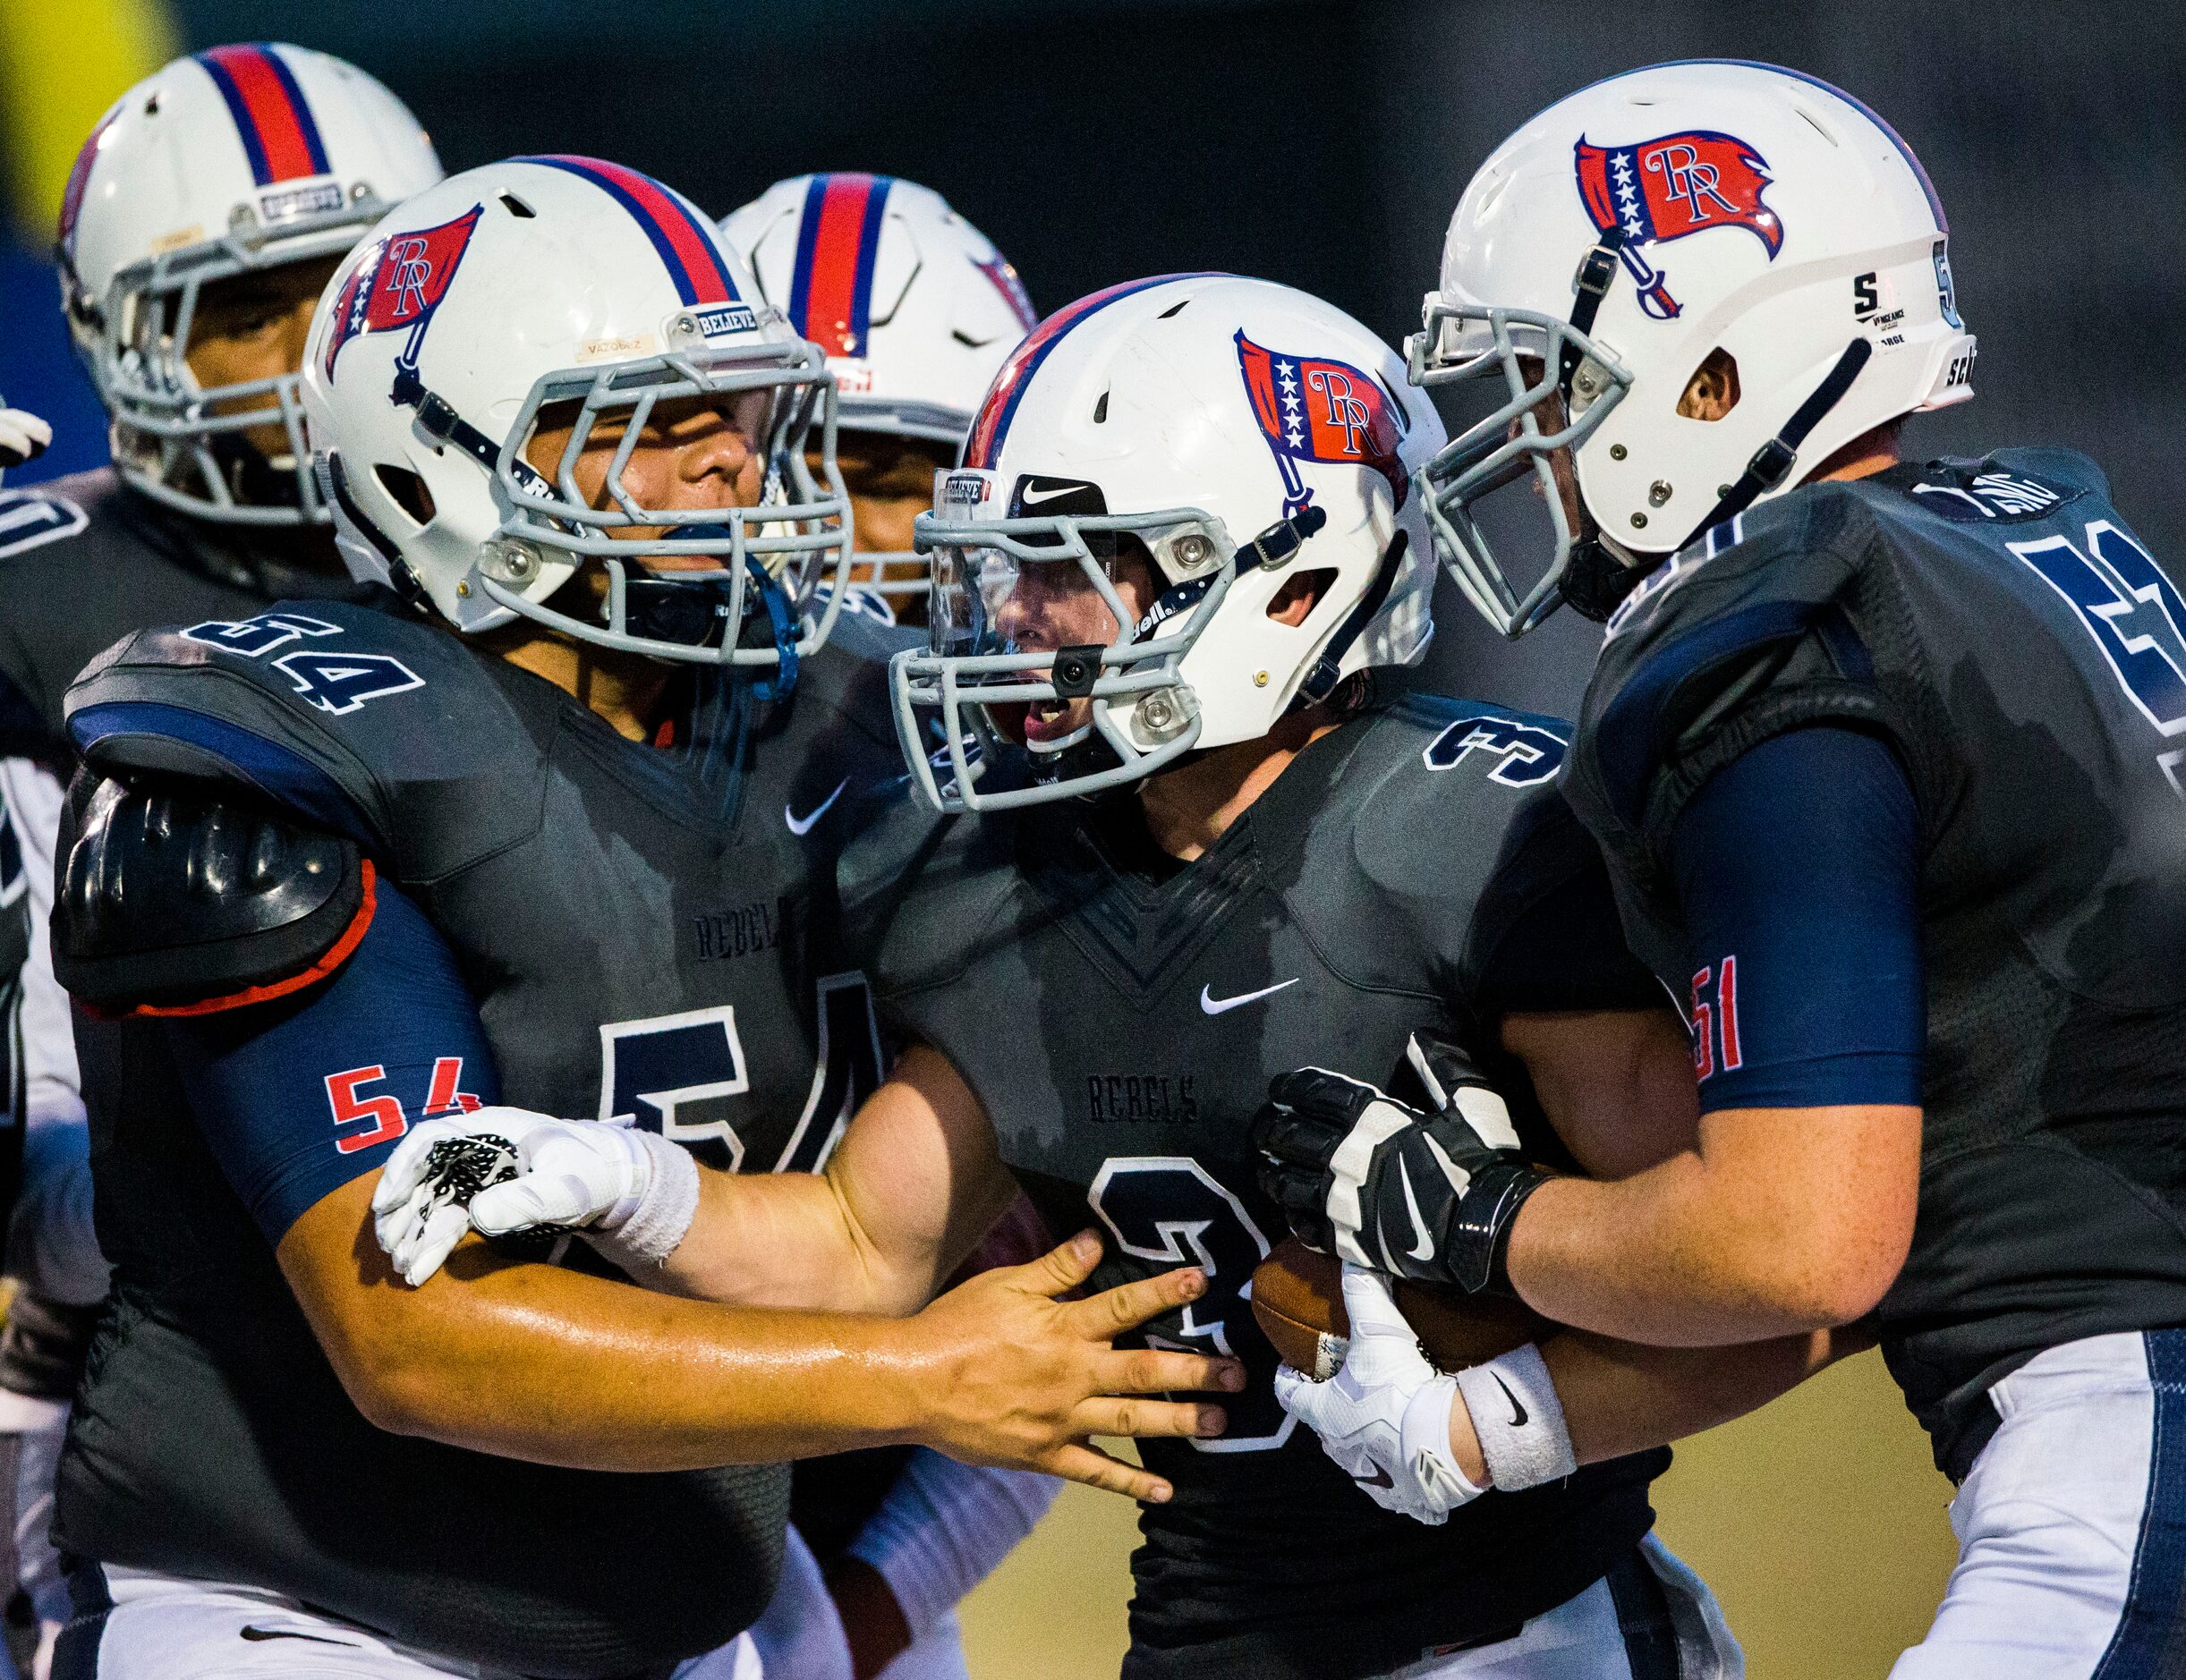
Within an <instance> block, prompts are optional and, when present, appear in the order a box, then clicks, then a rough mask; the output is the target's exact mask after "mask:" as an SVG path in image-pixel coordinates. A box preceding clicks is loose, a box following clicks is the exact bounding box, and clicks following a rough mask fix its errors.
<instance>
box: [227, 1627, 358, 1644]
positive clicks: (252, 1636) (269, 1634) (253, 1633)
mask: <svg viewBox="0 0 2186 1680" xmlns="http://www.w3.org/2000/svg"><path fill="white" fill-rule="evenodd" d="M242 1636H243V1638H245V1639H247V1640H251V1641H253V1642H255V1641H258V1640H261V1639H301V1640H304V1641H306V1642H309V1643H310V1644H313V1645H339V1646H341V1647H342V1649H343V1650H362V1649H363V1647H362V1646H361V1645H359V1644H357V1643H356V1642H355V1641H353V1640H347V1639H328V1638H327V1637H326V1635H324V1634H323V1633H288V1632H286V1631H285V1630H284V1629H281V1628H277V1627H251V1626H248V1625H246V1626H245V1627H244V1628H243V1630H242Z"/></svg>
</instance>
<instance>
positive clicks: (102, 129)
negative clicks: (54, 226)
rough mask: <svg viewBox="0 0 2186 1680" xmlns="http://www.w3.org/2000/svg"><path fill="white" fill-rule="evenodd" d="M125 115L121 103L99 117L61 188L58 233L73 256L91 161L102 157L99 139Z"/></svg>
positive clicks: (67, 250) (93, 161) (95, 161)
mask: <svg viewBox="0 0 2186 1680" xmlns="http://www.w3.org/2000/svg"><path fill="white" fill-rule="evenodd" d="M120 115H122V106H121V105H120V104H119V103H117V104H116V105H115V106H114V108H113V109H112V110H110V111H108V112H107V113H106V115H104V116H102V117H100V118H99V119H98V127H97V128H95V129H93V130H92V131H91V137H90V139H89V140H85V141H84V142H83V149H82V150H81V151H80V152H78V153H77V154H76V161H75V162H74V163H73V164H72V165H70V167H69V172H68V185H67V186H66V187H65V188H64V189H63V190H62V192H61V226H60V231H59V233H58V235H57V237H58V238H59V240H60V242H61V249H62V250H64V251H66V252H67V253H68V254H69V255H70V256H71V257H73V256H74V255H75V254H76V218H77V217H78V216H81V215H82V214H83V194H84V189H86V188H87V187H89V185H90V184H91V165H93V164H95V163H97V162H98V142H99V140H100V138H101V137H102V136H103V135H104V134H105V133H106V131H107V130H108V129H110V128H112V127H113V126H114V120H115V118H116V117H118V116H120Z"/></svg>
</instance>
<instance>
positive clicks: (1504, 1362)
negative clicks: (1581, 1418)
mask: <svg viewBox="0 0 2186 1680" xmlns="http://www.w3.org/2000/svg"><path fill="white" fill-rule="evenodd" d="M1458 1392H1459V1394H1461V1395H1463V1396H1465V1409H1466V1410H1467V1412H1469V1413H1471V1414H1472V1419H1473V1433H1474V1434H1475V1435H1476V1436H1477V1437H1478V1438H1479V1439H1480V1456H1481V1459H1482V1461H1483V1462H1484V1464H1486V1465H1487V1469H1488V1474H1489V1475H1490V1476H1491V1477H1492V1478H1493V1480H1494V1482H1495V1485H1496V1486H1497V1487H1498V1488H1501V1489H1504V1490H1505V1491H1507V1492H1516V1491H1517V1490H1518V1489H1520V1488H1534V1487H1538V1486H1539V1485H1540V1484H1541V1483H1542V1482H1544V1481H1558V1480H1560V1479H1561V1478H1562V1477H1565V1476H1568V1475H1569V1474H1570V1473H1571V1472H1573V1471H1575V1470H1577V1469H1578V1457H1577V1455H1575V1454H1574V1453H1573V1452H1572V1450H1571V1432H1570V1430H1569V1429H1567V1428H1566V1427H1565V1426H1564V1421H1563V1403H1562V1402H1561V1401H1560V1400H1558V1399H1557V1398H1556V1385H1555V1384H1554V1383H1553V1382H1552V1381H1551V1380H1550V1379H1549V1374H1548V1364H1547V1362H1545V1361H1544V1360H1543V1359H1542V1357H1541V1350H1540V1349H1539V1348H1538V1347H1535V1345H1533V1344H1532V1343H1531V1342H1528V1343H1527V1344H1526V1345H1525V1346H1523V1347H1520V1348H1516V1349H1513V1350H1512V1351H1511V1352H1510V1353H1505V1354H1503V1355H1502V1356H1501V1358H1500V1359H1492V1360H1490V1361H1489V1362H1487V1363H1486V1364H1484V1365H1475V1366H1472V1367H1471V1368H1470V1369H1468V1370H1461V1371H1459V1373H1458Z"/></svg>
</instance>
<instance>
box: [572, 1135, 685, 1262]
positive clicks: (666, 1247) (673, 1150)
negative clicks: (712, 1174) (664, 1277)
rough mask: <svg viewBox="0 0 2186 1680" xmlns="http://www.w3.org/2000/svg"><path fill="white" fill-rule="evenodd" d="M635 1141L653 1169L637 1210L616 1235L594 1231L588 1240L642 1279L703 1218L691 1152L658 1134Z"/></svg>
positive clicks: (622, 1222) (588, 1233) (618, 1226)
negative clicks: (698, 1218) (698, 1217)
mask: <svg viewBox="0 0 2186 1680" xmlns="http://www.w3.org/2000/svg"><path fill="white" fill-rule="evenodd" d="M629 1136H630V1141H632V1142H633V1143H635V1144H636V1145H638V1146H639V1147H640V1148H641V1149H642V1150H644V1151H645V1153H646V1155H647V1157H648V1158H649V1159H650V1161H651V1168H652V1170H651V1175H649V1177H648V1179H647V1181H646V1184H645V1188H644V1190H643V1191H642V1192H640V1193H639V1195H638V1198H637V1205H636V1206H635V1207H634V1208H632V1209H630V1211H629V1212H628V1214H626V1215H625V1217H624V1218H622V1219H620V1220H618V1221H617V1224H616V1226H615V1227H614V1229H612V1230H608V1229H605V1228H602V1227H600V1226H593V1227H591V1228H589V1229H587V1230H585V1231H584V1232H583V1233H582V1235H583V1237H584V1239H585V1240H586V1241H587V1242H589V1243H591V1245H592V1246H593V1247H594V1248H595V1249H597V1250H599V1251H600V1253H601V1254H602V1255H604V1256H605V1257H606V1258H607V1259H608V1260H613V1261H614V1262H615V1264H616V1265H617V1266H619V1267H621V1268H623V1270H625V1271H626V1272H630V1273H633V1274H637V1273H642V1272H644V1271H647V1270H651V1269H654V1268H658V1267H659V1265H660V1263H661V1262H662V1261H663V1260H667V1259H668V1256H669V1255H670V1254H673V1253H674V1252H676V1244H677V1243H681V1242H682V1241H683V1239H684V1237H685V1235H686V1234H688V1232H689V1231H690V1229H691V1221H692V1220H693V1218H696V1217H697V1214H698V1163H697V1162H696V1161H694V1160H693V1159H692V1158H691V1151H690V1150H686V1149H685V1148H684V1147H683V1145H682V1144H680V1143H671V1142H669V1141H668V1139H666V1138H664V1137H662V1136H661V1135H660V1134H659V1133H658V1132H633V1133H630V1134H629ZM616 1211H617V1212H620V1211H621V1209H617V1210H616ZM610 1217H612V1216H610ZM641 1281H642V1280H641Z"/></svg>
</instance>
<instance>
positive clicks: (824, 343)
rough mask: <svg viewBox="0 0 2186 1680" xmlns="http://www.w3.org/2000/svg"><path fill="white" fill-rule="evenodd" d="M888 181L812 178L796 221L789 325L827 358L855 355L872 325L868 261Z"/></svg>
mask: <svg viewBox="0 0 2186 1680" xmlns="http://www.w3.org/2000/svg"><path fill="white" fill-rule="evenodd" d="M895 184H896V182H895V181H894V180H893V179H892V178H891V177H889V176H888V175H863V174H830V175H814V176H813V177H812V184H811V185H810V186H809V187H807V188H806V189H805V192H804V214H803V215H802V216H800V217H799V219H798V222H797V262H796V267H795V270H794V272H793V273H792V274H791V276H790V281H789V310H788V313H789V319H790V321H791V323H792V325H794V326H795V327H796V329H797V333H798V335H799V336H800V337H804V338H809V339H811V340H812V342H813V343H814V344H818V345H819V346H820V347H821V350H823V351H825V352H827V353H828V354H829V355H830V356H862V355H863V354H864V353H865V352H866V335H867V334H868V333H869V332H870V331H871V330H872V291H873V259H874V258H875V257H876V256H877V255H878V254H879V252H880V218H881V217H882V216H884V215H886V214H887V211H888V194H889V188H890V187H892V186H894V185H895Z"/></svg>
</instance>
